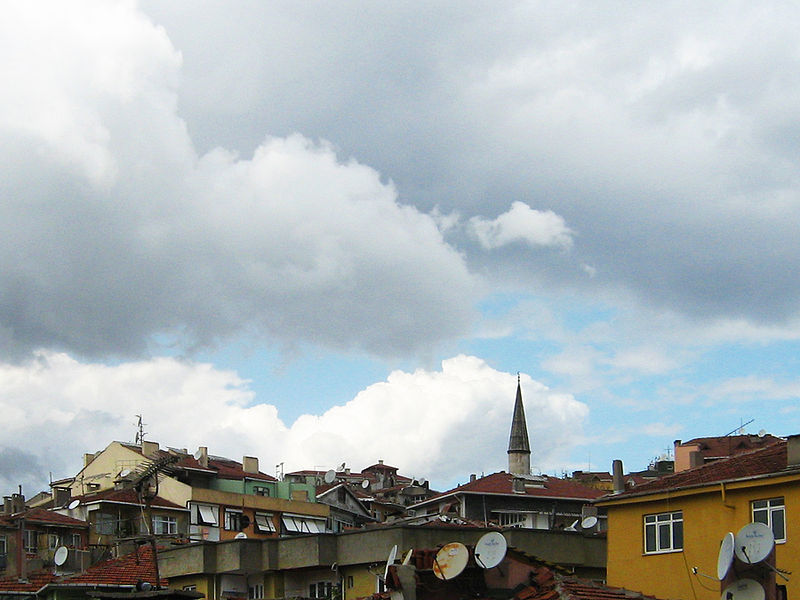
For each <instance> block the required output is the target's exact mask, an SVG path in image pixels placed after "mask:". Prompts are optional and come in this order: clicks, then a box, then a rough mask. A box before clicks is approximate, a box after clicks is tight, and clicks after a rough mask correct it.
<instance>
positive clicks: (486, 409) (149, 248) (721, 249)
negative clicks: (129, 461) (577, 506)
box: [0, 0, 800, 496]
mask: <svg viewBox="0 0 800 600" xmlns="http://www.w3.org/2000/svg"><path fill="white" fill-rule="evenodd" d="M0 11H2V18H0V80H2V81H3V85H2V86H0V414H2V415H3V419H2V428H0V487H2V489H3V490H5V491H4V492H3V493H10V492H12V491H16V490H17V486H18V485H22V486H23V489H24V491H25V492H26V494H27V495H29V496H30V495H33V494H34V493H36V492H38V491H40V490H41V489H45V488H46V487H47V483H48V481H50V480H52V479H58V478H62V477H68V476H71V475H74V474H75V473H76V472H77V470H78V469H79V468H80V466H81V464H82V463H81V461H82V457H83V454H84V453H88V452H96V451H98V450H101V449H103V448H104V447H105V446H107V445H108V444H109V443H110V442H111V441H113V440H121V441H133V440H134V438H135V435H136V423H137V415H142V420H143V422H144V424H145V431H146V439H149V440H152V441H157V442H159V443H160V444H161V445H162V446H169V447H176V448H187V449H188V450H189V451H192V452H193V451H194V450H196V448H197V447H198V446H200V445H203V446H207V447H208V448H209V452H210V453H211V454H214V455H222V456H228V457H231V458H235V459H238V460H241V457H242V456H244V455H249V456H256V457H258V458H259V460H260V466H261V470H262V471H264V472H267V473H270V474H275V473H276V471H277V470H278V468H282V469H284V471H285V472H289V471H292V470H297V469H309V468H315V469H321V470H327V469H330V468H334V467H336V466H338V465H340V464H341V463H345V464H346V465H347V467H348V468H351V469H353V470H355V471H358V470H361V469H363V468H365V467H367V466H369V465H371V464H374V463H376V462H377V461H378V460H383V461H384V462H385V463H387V464H391V465H393V466H396V467H398V468H399V469H400V472H401V473H402V474H404V475H408V476H414V477H426V478H427V479H428V480H429V481H430V482H431V486H432V487H434V488H437V489H448V488H449V487H451V486H454V485H456V484H458V483H462V482H465V481H467V480H468V479H469V476H470V474H472V473H475V474H477V475H481V474H489V473H492V472H495V471H498V470H502V469H505V468H506V467H507V456H506V449H507V444H508V435H509V431H510V423H511V413H512V409H513V401H514V396H515V391H516V386H517V381H518V378H519V381H520V383H521V386H522V392H523V397H524V400H525V409H526V412H527V421H528V431H529V434H530V437H531V450H532V455H531V464H532V468H533V469H534V470H535V471H536V472H542V473H548V474H553V475H561V474H562V473H565V472H571V471H573V470H599V471H608V470H610V468H611V462H612V460H614V459H622V460H623V462H624V465H625V469H626V470H627V471H634V470H641V469H644V468H646V467H647V465H648V463H649V462H650V461H651V460H653V459H654V458H656V457H659V456H663V455H665V454H667V453H668V452H669V451H670V450H671V448H672V445H673V441H674V440H676V439H683V440H688V439H691V438H694V437H701V436H715V435H725V434H728V433H731V432H736V431H742V432H745V433H752V434H755V433H758V432H759V431H766V432H769V433H772V434H774V435H791V434H794V433H800V412H798V401H797V400H798V396H800V375H799V374H800V368H798V367H799V366H800V364H798V363H800V358H798V357H800V235H798V231H800V228H799V227H798V226H800V162H799V161H798V160H797V157H798V150H800V147H799V146H800V50H798V45H797V42H796V26H795V24H796V23H797V22H798V20H800V8H798V7H797V6H795V5H793V4H792V3H785V2H771V1H768V2H763V3H751V2H735V1H734V2H724V3H722V2H719V3H715V2H710V3H696V2H659V3H629V2H612V1H609V2H569V1H567V2H564V1H559V2H541V1H530V2H525V1H519V2H516V1H502V0H499V1H497V2H490V3H487V2H470V1H468V0H467V1H459V2H453V1H447V2H437V1H431V2H424V3H423V2H404V1H397V2H391V3H380V2H371V1H364V2H361V1H351V2H322V3H320V2H283V1H277V0H276V1H270V2H250V1H244V0H225V1H222V0H219V1H202V0H201V1H199V2H198V1H197V0H192V1H191V2H188V1H181V0H175V1H171V2H160V1H157V0H142V1H140V2H135V1H133V0H96V1H81V0H76V1H75V2H69V3H64V2H52V3H49V2H38V1H14V0H11V1H8V2H3V3H2V5H1V6H0ZM278 465H282V466H281V467H278Z"/></svg>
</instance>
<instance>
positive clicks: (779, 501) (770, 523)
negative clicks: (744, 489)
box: [750, 496, 786, 544]
mask: <svg viewBox="0 0 800 600" xmlns="http://www.w3.org/2000/svg"><path fill="white" fill-rule="evenodd" d="M761 503H763V506H758V507H756V504H761ZM756 512H759V513H764V517H765V520H763V521H762V520H756ZM775 514H780V515H781V518H780V521H781V522H780V525H781V529H782V530H783V531H782V535H780V536H778V535H776V534H775V526H776V523H775V518H774V515H775ZM750 518H751V519H752V521H753V523H764V525H766V526H767V527H769V528H770V529H771V530H772V535H773V536H774V537H775V543H776V544H783V543H785V542H786V502H784V498H783V496H779V497H775V498H759V499H758V500H751V501H750Z"/></svg>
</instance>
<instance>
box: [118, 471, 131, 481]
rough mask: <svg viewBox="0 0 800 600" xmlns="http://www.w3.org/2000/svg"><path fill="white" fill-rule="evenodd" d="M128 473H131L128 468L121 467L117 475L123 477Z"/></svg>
mask: <svg viewBox="0 0 800 600" xmlns="http://www.w3.org/2000/svg"><path fill="white" fill-rule="evenodd" d="M130 474H131V470H130V469H122V471H120V472H119V477H120V479H125V478H126V477H127V476H128V475H130Z"/></svg>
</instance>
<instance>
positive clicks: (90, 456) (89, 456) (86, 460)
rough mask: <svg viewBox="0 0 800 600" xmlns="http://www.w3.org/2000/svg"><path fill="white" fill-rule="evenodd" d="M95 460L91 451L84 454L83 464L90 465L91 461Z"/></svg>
mask: <svg viewBox="0 0 800 600" xmlns="http://www.w3.org/2000/svg"><path fill="white" fill-rule="evenodd" d="M93 460H94V454H92V453H91V452H89V453H87V454H84V455H83V466H84V467H88V466H89V463H90V462H92V461H93Z"/></svg>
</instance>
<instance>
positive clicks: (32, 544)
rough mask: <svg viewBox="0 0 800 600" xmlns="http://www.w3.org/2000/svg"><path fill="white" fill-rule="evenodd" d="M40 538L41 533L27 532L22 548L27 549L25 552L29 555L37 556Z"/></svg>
mask: <svg viewBox="0 0 800 600" xmlns="http://www.w3.org/2000/svg"><path fill="white" fill-rule="evenodd" d="M38 537H39V532H37V531H33V530H31V529H26V530H25V535H24V538H23V542H22V547H23V548H25V552H27V553H28V554H36V550H37V548H38V544H37V543H36V542H37V538H38Z"/></svg>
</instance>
